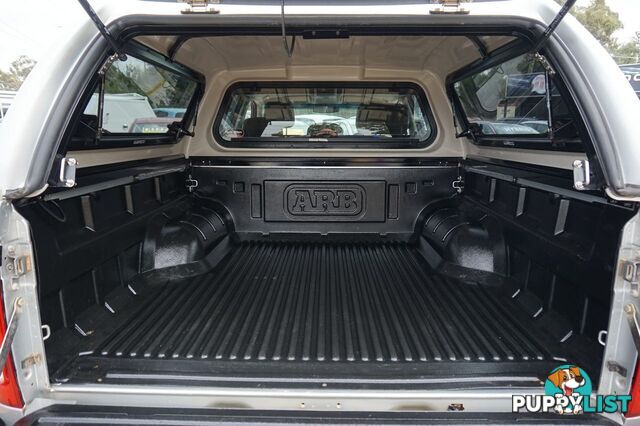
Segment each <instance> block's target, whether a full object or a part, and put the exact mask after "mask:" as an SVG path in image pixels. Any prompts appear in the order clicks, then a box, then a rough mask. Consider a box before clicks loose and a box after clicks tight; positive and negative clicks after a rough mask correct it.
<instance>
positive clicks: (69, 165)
mask: <svg viewBox="0 0 640 426" xmlns="http://www.w3.org/2000/svg"><path fill="white" fill-rule="evenodd" d="M77 167H78V162H77V161H76V159H75V158H63V159H62V161H60V175H59V177H58V179H59V182H60V185H61V186H66V187H67V188H71V187H73V186H74V185H75V184H76V168H77Z"/></svg>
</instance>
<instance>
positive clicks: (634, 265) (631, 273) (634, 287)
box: [623, 260, 640, 297]
mask: <svg viewBox="0 0 640 426" xmlns="http://www.w3.org/2000/svg"><path fill="white" fill-rule="evenodd" d="M623 271H624V280H625V281H627V282H628V283H629V284H631V295H632V296H634V297H638V296H640V261H637V260H627V261H625V262H624V264H623Z"/></svg>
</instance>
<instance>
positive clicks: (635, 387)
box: [625, 361, 640, 417]
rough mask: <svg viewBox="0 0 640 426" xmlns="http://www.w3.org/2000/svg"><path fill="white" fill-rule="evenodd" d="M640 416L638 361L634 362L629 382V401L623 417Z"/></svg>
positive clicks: (639, 370) (639, 364)
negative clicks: (634, 368)
mask: <svg viewBox="0 0 640 426" xmlns="http://www.w3.org/2000/svg"><path fill="white" fill-rule="evenodd" d="M638 416H640V361H639V362H636V372H635V374H634V375H633V382H631V402H630V403H629V407H628V409H627V412H626V414H625V417H638Z"/></svg>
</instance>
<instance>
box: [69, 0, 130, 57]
mask: <svg viewBox="0 0 640 426" xmlns="http://www.w3.org/2000/svg"><path fill="white" fill-rule="evenodd" d="M78 2H80V5H81V6H82V7H83V8H84V10H85V12H87V15H89V18H91V20H92V21H93V22H94V24H96V27H98V31H100V34H102V36H103V37H104V38H105V40H107V43H109V46H111V49H113V52H114V54H116V55H117V58H118V59H120V60H121V61H126V60H127V56H126V55H125V54H124V53H122V52H121V51H120V43H118V42H117V41H116V39H115V38H114V37H113V35H111V32H110V31H109V29H108V28H107V27H106V26H105V25H104V23H103V22H102V21H101V20H100V17H98V14H97V13H96V11H95V10H93V8H92V7H91V5H90V4H89V1H88V0H78Z"/></svg>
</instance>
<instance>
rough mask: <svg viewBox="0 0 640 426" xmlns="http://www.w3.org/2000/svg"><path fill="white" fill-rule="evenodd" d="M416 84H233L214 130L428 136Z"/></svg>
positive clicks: (326, 136)
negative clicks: (395, 85)
mask: <svg viewBox="0 0 640 426" xmlns="http://www.w3.org/2000/svg"><path fill="white" fill-rule="evenodd" d="M418 90H419V89H418V88H417V87H414V86H412V85H407V86H406V87H393V88H391V87H385V86H384V85H378V84H376V85H370V86H362V87H360V86H357V85H354V86H351V87H349V85H345V84H344V83H340V84H337V83H336V84H335V85H332V84H322V85H314V84H313V83H310V84H309V85H299V84H292V85H291V86H288V85H286V84H278V85H269V84H261V85H259V86H256V85H251V86H249V85H243V86H239V87H238V86H236V87H235V88H233V89H231V92H230V93H228V94H227V96H226V97H225V99H226V100H225V102H224V103H223V107H222V110H221V112H220V114H221V118H220V120H219V124H218V127H217V129H216V133H217V134H218V135H220V137H222V138H223V139H224V140H225V141H229V142H242V141H251V142H256V141H258V142H259V141H265V142H272V141H278V140H280V141H282V140H286V141H290V140H295V141H297V142H304V141H308V142H318V141H327V142H341V141H350V142H354V141H355V142H358V141H361V142H374V143H384V142H399V141H401V140H402V141H405V142H406V141H416V142H421V141H426V140H428V139H429V138H430V137H431V135H432V133H433V129H432V124H431V123H432V121H431V120H430V119H429V117H430V116H429V112H428V110H427V108H428V107H427V105H426V101H425V97H424V94H422V93H421V92H419V91H418Z"/></svg>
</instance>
